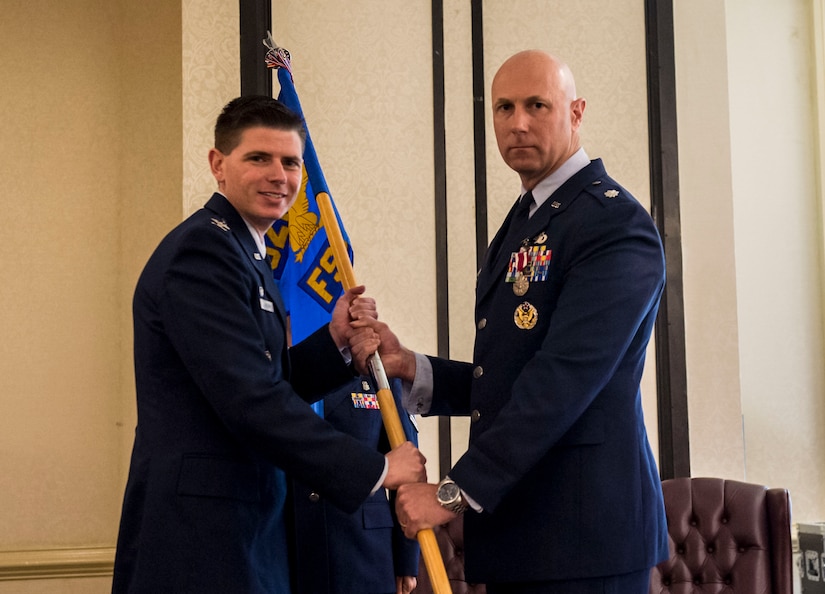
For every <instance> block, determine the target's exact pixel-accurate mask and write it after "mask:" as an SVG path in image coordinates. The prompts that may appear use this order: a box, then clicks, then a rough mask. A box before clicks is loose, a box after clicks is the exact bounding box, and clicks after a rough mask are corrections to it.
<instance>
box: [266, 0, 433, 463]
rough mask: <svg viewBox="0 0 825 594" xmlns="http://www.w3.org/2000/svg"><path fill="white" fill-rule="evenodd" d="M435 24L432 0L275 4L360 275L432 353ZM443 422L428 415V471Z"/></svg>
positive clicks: (382, 307) (276, 24)
mask: <svg viewBox="0 0 825 594" xmlns="http://www.w3.org/2000/svg"><path fill="white" fill-rule="evenodd" d="M430 30H431V18H430V3H429V2H428V1H426V0H417V1H415V2H402V1H401V0H393V1H391V2H386V1H384V0H357V1H352V2H346V3H324V4H323V6H321V5H319V3H315V2H305V1H303V0H294V1H283V2H278V3H276V4H274V5H273V36H274V38H275V41H276V43H278V45H280V46H282V47H285V48H286V49H288V50H289V51H290V53H291V55H292V66H293V73H294V79H295V87H296V89H297V91H298V96H299V97H300V99H301V104H302V107H303V110H304V116H305V117H306V120H307V124H308V126H309V130H310V134H311V135H312V140H313V143H314V144H315V149H316V151H317V153H318V158H319V160H320V162H321V166H322V168H323V170H324V175H325V176H326V179H327V183H328V185H329V188H330V191H331V194H332V197H333V200H334V201H335V204H336V206H337V207H338V210H339V212H340V214H341V218H342V219H343V222H344V227H345V228H346V230H347V233H348V234H349V236H350V239H351V241H352V245H353V250H354V253H355V274H356V278H357V279H358V281H359V282H360V283H363V284H366V286H367V290H368V292H369V293H370V294H372V295H373V296H374V297H376V299H377V300H378V304H379V311H380V315H381V317H382V318H383V319H384V320H386V321H387V322H389V324H390V325H391V326H392V327H393V329H394V330H395V331H396V332H397V333H398V335H399V336H400V337H401V339H402V340H403V341H404V342H405V344H407V345H408V346H410V347H411V348H414V349H417V350H420V351H423V352H434V351H435V349H436V325H435V251H434V247H433V246H434V241H435V223H434V209H433V195H434V190H433V157H432V147H433V133H432V129H433V123H432V121H433V120H432V109H433V107H432V105H433V101H432V61H431V53H430V47H431V34H430ZM262 48H263V46H262ZM275 88H276V90H275V93H276V94H277V88H278V85H277V81H276V83H275ZM435 423H436V421H435V420H433V419H426V420H421V422H420V427H421V430H422V433H421V445H422V450H424V453H425V455H426V456H427V457H428V458H429V459H430V460H432V461H433V462H432V463H431V464H430V475H431V477H434V476H435V475H436V474H437V469H436V468H435V460H437V445H436V442H435V438H436V436H437V432H436V429H435Z"/></svg>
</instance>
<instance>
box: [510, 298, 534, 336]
mask: <svg viewBox="0 0 825 594" xmlns="http://www.w3.org/2000/svg"><path fill="white" fill-rule="evenodd" d="M513 321H514V322H515V323H516V327H517V328H519V329H520V330H532V329H533V328H535V326H536V322H538V321H539V312H538V310H537V309H536V307H535V306H534V305H533V304H531V303H529V302H528V301H525V302H524V303H522V304H521V305H519V306H518V307H517V308H516V312H515V313H514V314H513Z"/></svg>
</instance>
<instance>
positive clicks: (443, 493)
mask: <svg viewBox="0 0 825 594" xmlns="http://www.w3.org/2000/svg"><path fill="white" fill-rule="evenodd" d="M460 494H461V489H459V488H458V485H456V484H455V483H444V484H443V485H441V486H440V487H439V488H438V500H439V501H441V502H442V503H450V502H453V501H455V500H457V499H458V497H459V495H460Z"/></svg>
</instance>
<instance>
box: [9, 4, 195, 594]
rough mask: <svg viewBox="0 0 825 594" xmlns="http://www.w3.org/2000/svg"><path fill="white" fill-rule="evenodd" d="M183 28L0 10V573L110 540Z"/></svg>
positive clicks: (50, 7)
mask: <svg viewBox="0 0 825 594" xmlns="http://www.w3.org/2000/svg"><path fill="white" fill-rule="evenodd" d="M179 29H180V20H179V10H178V9H177V8H176V7H175V6H174V5H170V4H169V3H165V2H161V1H160V0H150V1H147V2H143V3H140V4H139V5H137V4H134V3H121V2H114V3H112V2H103V1H101V0H85V1H78V2H72V3H62V2H47V1H35V2H29V3H13V4H11V5H8V6H5V5H4V7H3V18H2V20H1V21H0V33H1V34H2V36H3V39H4V52H5V53H4V56H3V60H2V61H0V77H2V79H3V81H4V91H3V93H2V95H0V127H2V129H3V131H4V138H5V139H6V140H7V142H5V143H3V145H2V147H0V155H1V156H2V158H0V177H2V179H3V180H4V183H5V185H6V187H5V193H4V195H5V196H6V198H5V203H4V205H3V206H4V210H5V213H6V223H5V224H4V225H3V226H2V231H0V234H1V235H2V236H1V237H0V245H2V246H3V247H2V250H3V257H2V259H0V267H2V276H3V278H4V281H3V283H1V284H0V300H1V301H2V303H3V309H2V312H0V325H2V327H3V328H4V329H5V332H4V336H3V340H2V342H1V343H0V344H1V346H0V408H2V414H0V509H2V510H4V512H3V515H2V522H0V524H2V530H0V574H2V575H5V572H6V570H7V569H9V568H11V569H12V570H13V569H14V568H13V564H9V563H8V559H9V558H14V559H23V556H24V555H25V554H26V553H25V551H35V550H36V551H41V550H42V551H44V552H40V553H38V555H39V556H40V558H43V559H45V558H48V557H49V555H50V553H49V552H47V551H45V549H57V548H60V549H63V551H59V552H56V553H55V556H56V558H59V559H64V558H66V556H69V557H71V556H72V553H71V551H73V550H77V551H80V556H81V557H82V555H83V553H82V552H83V551H85V550H94V551H102V556H103V558H106V557H107V556H108V555H110V553H111V549H109V548H106V547H111V546H113V545H114V541H115V536H116V533H117V525H118V520H119V515H120V498H121V495H122V492H123V491H122V490H123V481H124V477H125V468H124V461H125V454H124V449H125V447H126V443H127V441H128V443H129V444H131V435H130V434H131V432H132V429H133V427H134V423H133V421H132V422H130V421H129V420H128V419H129V417H130V413H129V410H128V408H127V407H126V406H125V405H124V403H131V404H132V406H133V400H134V398H133V396H132V388H131V380H130V379H129V378H130V377H131V332H130V325H131V324H130V322H129V321H128V320H129V316H128V313H127V312H128V311H129V307H130V302H131V290H132V287H133V285H134V282H135V279H136V276H137V273H138V271H139V269H140V266H142V261H143V260H145V258H146V256H147V255H148V249H149V247H148V244H149V243H154V241H155V240H156V239H155V238H157V237H158V233H159V231H158V226H159V225H160V224H161V223H162V221H160V220H161V219H163V217H164V212H169V209H168V208H167V210H166V211H164V206H166V207H168V206H169V205H171V206H172V208H173V209H174V212H176V213H179V212H180V159H179V158H178V157H177V155H178V154H179V146H180V132H179V130H180V115H179V114H180V101H179V96H180V94H179V79H180V75H179V72H180V68H179V55H180V45H179V38H180V33H179ZM176 61H177V66H176ZM159 89H161V90H162V91H163V92H160V93H159V92H158V90H159ZM163 224H164V225H165V223H163ZM96 547H104V548H103V549H98V548H96ZM81 564H82V563H81ZM69 572H70V573H71V570H69ZM2 575H0V577H2ZM101 581H102V582H106V581H107V579H106V578H104V579H103V580H98V579H90V580H87V581H82V582H70V581H65V582H64V581H51V580H49V581H45V582H41V583H40V585H39V586H38V585H35V584H32V585H31V587H29V585H28V584H27V585H26V586H24V585H23V583H22V582H8V583H0V591H3V592H5V591H15V592H23V591H27V592H28V591H48V590H47V588H48V585H49V584H50V585H51V586H52V587H54V588H55V589H56V588H57V587H58V584H60V586H59V587H60V588H61V591H66V592H73V591H81V589H77V588H86V589H85V590H83V591H96V590H95V589H94V588H95V586H92V585H91V584H93V583H100V582H101ZM25 588H29V589H25ZM38 588H39V590H38ZM88 588H92V589H88ZM51 591H54V590H51ZM99 591H104V590H103V588H101V589H100V590H99Z"/></svg>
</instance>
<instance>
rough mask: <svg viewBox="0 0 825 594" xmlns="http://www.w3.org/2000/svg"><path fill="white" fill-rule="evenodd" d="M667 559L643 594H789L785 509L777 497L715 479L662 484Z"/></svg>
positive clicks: (785, 500)
mask: <svg viewBox="0 0 825 594" xmlns="http://www.w3.org/2000/svg"><path fill="white" fill-rule="evenodd" d="M662 490H663V491H664V496H665V511H666V513H667V525H668V535H669V538H668V540H669V545H670V555H671V556H670V559H668V560H667V561H664V562H663V563H660V564H659V565H658V566H656V567H655V568H653V571H652V572H651V574H650V594H662V593H665V592H671V593H675V594H694V593H695V594H699V593H703V594H704V593H708V594H709V593H714V594H715V593H721V592H725V593H729V594H739V593H741V594H755V593H760V594H791V592H792V590H793V565H792V563H793V561H792V552H791V501H790V496H789V495H788V491H787V490H785V489H768V488H767V487H764V486H762V485H754V484H750V483H742V482H738V481H729V480H725V479H718V478H676V479H670V480H666V481H662Z"/></svg>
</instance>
